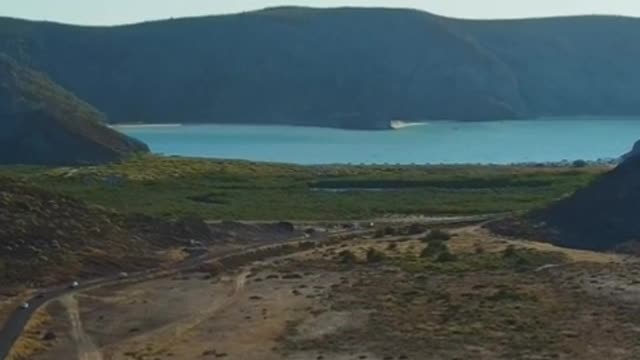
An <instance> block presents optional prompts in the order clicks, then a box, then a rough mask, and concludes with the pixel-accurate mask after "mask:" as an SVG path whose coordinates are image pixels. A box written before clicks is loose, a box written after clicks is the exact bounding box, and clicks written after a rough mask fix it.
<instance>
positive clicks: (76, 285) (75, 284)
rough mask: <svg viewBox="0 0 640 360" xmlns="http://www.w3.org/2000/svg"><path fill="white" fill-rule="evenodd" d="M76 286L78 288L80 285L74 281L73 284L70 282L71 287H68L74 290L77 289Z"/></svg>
mask: <svg viewBox="0 0 640 360" xmlns="http://www.w3.org/2000/svg"><path fill="white" fill-rule="evenodd" d="M78 286H80V284H79V283H78V282H77V281H74V282H72V283H71V286H70V287H71V288H72V289H75V288H77V287H78Z"/></svg>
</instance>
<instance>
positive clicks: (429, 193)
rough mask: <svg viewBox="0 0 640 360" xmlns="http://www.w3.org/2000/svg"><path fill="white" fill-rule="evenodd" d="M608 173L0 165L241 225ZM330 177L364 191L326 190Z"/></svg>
mask: <svg viewBox="0 0 640 360" xmlns="http://www.w3.org/2000/svg"><path fill="white" fill-rule="evenodd" d="M603 171H604V169H603V168H593V167H587V168H582V169H575V168H535V167H508V166H296V165H285V164H268V163H253V162H245V161H221V160H205V159H187V158H176V157H158V156H147V155H145V156H138V157H134V158H132V159H130V160H129V161H126V162H123V163H118V164H110V165H104V166H93V167H73V168H71V167H55V168H54V167H33V166H29V167H25V166H22V167H16V166H11V167H0V175H6V176H11V177H20V178H22V179H23V180H25V181H26V182H29V183H31V184H37V185H38V186H40V187H43V188H46V189H48V190H54V191H58V192H61V193H63V194H66V195H71V196H74V197H76V198H79V199H82V200H85V201H87V202H89V203H93V204H97V205H102V206H104V207H108V208H113V209H116V210H119V211H121V212H124V213H142V214H147V215H153V216H161V217H169V218H176V217H181V216H186V215H191V214H197V215H199V216H201V217H204V218H209V219H233V220H239V219H254V220H260V219H267V220H272V219H309V220H313V219H322V220H325V219H326V220H333V219H367V218H374V217H379V216H384V215H388V214H424V215H437V216H442V215H466V214H468V215H472V214H486V213H501V212H509V211H523V210H529V209H532V208H536V207H540V206H544V205H546V204H548V203H549V202H551V201H553V200H555V199H558V198H560V197H562V196H565V195H567V194H570V193H572V192H574V191H575V190H576V189H578V188H580V187H583V186H585V185H587V184H589V183H590V182H591V181H592V180H593V179H594V178H595V177H596V176H597V175H599V174H601V173H602V172H603ZM329 180H331V181H333V183H336V182H341V183H343V184H349V185H350V186H351V187H354V188H357V189H353V190H348V191H335V189H328V190H327V189H323V188H319V186H320V185H319V184H322V183H323V182H324V181H329ZM408 181H414V183H412V184H413V185H412V187H400V188H398V187H395V186H396V185H397V184H398V183H399V182H400V183H401V182H408ZM371 182H375V183H376V186H377V187H379V186H380V184H382V183H385V184H387V185H388V186H387V188H386V189H384V190H382V191H370V190H367V189H364V187H365V185H367V186H368V185H369V184H371ZM416 184H419V185H416ZM356 185H357V186H356Z"/></svg>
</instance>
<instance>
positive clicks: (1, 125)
mask: <svg viewBox="0 0 640 360" xmlns="http://www.w3.org/2000/svg"><path fill="white" fill-rule="evenodd" d="M104 122H105V119H104V116H103V115H102V114H101V113H99V112H98V111H97V110H96V109H94V108H93V107H91V106H90V105H89V104H87V103H85V102H84V101H82V100H80V99H78V98H76V97H75V96H74V95H73V94H71V93H69V92H68V91H66V90H64V89H63V88H61V87H60V86H58V85H56V84H55V83H53V82H52V81H51V80H50V79H49V78H47V76H45V75H44V74H41V73H39V72H36V71H33V70H31V69H28V68H26V67H24V66H21V65H19V64H18V63H17V62H15V61H14V60H13V59H11V58H10V57H8V56H6V55H3V54H1V53H0V164H44V165H77V164H97V163H104V162H111V161H116V160H120V159H123V158H125V157H127V156H129V155H132V154H134V153H137V152H148V151H149V149H148V148H147V146H146V145H145V144H143V143H141V142H139V141H137V140H134V139H132V138H129V137H127V136H125V135H123V134H120V133H118V132H116V131H114V130H112V129H110V128H108V127H107V126H106V125H105V124H104Z"/></svg>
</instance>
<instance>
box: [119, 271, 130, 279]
mask: <svg viewBox="0 0 640 360" xmlns="http://www.w3.org/2000/svg"><path fill="white" fill-rule="evenodd" d="M118 277H119V278H120V279H126V278H128V277H129V274H128V273H126V272H124V271H123V272H121V273H120V274H118Z"/></svg>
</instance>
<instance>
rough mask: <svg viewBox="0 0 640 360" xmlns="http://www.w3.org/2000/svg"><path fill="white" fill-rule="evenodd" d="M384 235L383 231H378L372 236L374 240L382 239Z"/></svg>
mask: <svg viewBox="0 0 640 360" xmlns="http://www.w3.org/2000/svg"><path fill="white" fill-rule="evenodd" d="M384 235H385V232H384V229H378V230H376V233H375V234H374V235H373V237H375V238H376V239H380V238H383V237H384Z"/></svg>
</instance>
